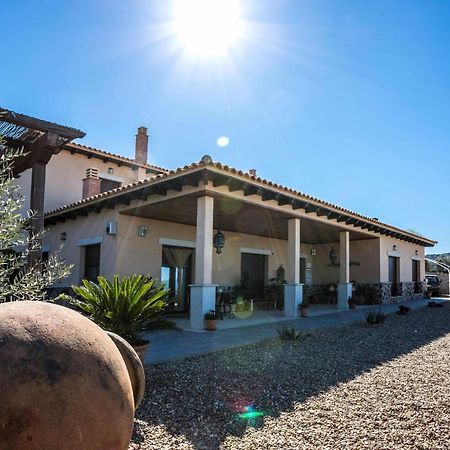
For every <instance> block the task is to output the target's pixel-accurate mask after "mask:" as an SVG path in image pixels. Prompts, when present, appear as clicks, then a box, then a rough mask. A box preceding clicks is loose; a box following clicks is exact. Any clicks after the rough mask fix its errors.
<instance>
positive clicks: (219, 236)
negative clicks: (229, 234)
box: [213, 229, 225, 255]
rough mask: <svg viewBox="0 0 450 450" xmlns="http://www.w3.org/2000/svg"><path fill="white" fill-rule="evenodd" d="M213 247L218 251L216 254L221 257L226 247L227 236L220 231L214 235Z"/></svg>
mask: <svg viewBox="0 0 450 450" xmlns="http://www.w3.org/2000/svg"><path fill="white" fill-rule="evenodd" d="M213 245H214V248H215V249H216V253H217V254H218V255H220V254H221V253H222V249H223V247H224V245H225V235H224V234H223V233H222V232H221V231H220V230H219V229H218V230H217V231H216V234H215V235H214V239H213Z"/></svg>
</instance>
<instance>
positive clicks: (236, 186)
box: [227, 180, 244, 192]
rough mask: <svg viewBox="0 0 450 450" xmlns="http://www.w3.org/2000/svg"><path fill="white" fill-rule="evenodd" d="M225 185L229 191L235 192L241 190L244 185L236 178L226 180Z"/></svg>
mask: <svg viewBox="0 0 450 450" xmlns="http://www.w3.org/2000/svg"><path fill="white" fill-rule="evenodd" d="M227 185H228V190H229V191H230V192H235V191H239V190H241V189H242V188H243V186H244V183H243V182H242V181H237V180H228V181H227Z"/></svg>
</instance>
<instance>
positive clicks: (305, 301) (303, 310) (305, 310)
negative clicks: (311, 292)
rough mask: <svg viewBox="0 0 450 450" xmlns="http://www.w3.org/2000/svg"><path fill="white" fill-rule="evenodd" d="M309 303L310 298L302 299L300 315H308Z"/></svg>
mask: <svg viewBox="0 0 450 450" xmlns="http://www.w3.org/2000/svg"><path fill="white" fill-rule="evenodd" d="M309 304H310V298H309V297H308V298H306V299H303V301H302V303H301V304H300V317H308V315H309Z"/></svg>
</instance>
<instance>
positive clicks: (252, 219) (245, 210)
mask: <svg viewBox="0 0 450 450" xmlns="http://www.w3.org/2000/svg"><path fill="white" fill-rule="evenodd" d="M214 198H215V202H214V228H218V227H220V229H221V230H223V231H232V232H237V233H245V234H250V235H257V236H265V237H273V238H277V239H286V240H287V238H288V235H287V230H288V225H287V220H288V219H289V218H291V217H292V215H291V214H289V213H283V212H281V211H274V210H270V209H268V208H264V207H262V206H256V205H253V204H250V203H247V202H244V201H241V200H235V199H230V198H228V197H224V196H221V195H219V194H216V195H214ZM122 214H126V215H131V216H138V217H145V218H148V219H155V220H162V221H166V222H175V223H180V224H185V225H193V226H195V224H196V215H197V195H186V196H182V197H178V198H174V199H168V200H164V201H161V202H160V203H156V204H151V205H144V206H140V207H136V208H130V209H127V210H125V211H122ZM301 224H302V225H301V227H302V228H301V242H304V243H306V244H323V243H327V242H338V241H339V231H341V228H340V227H339V226H337V225H336V226H333V225H328V224H325V223H321V222H317V221H314V220H310V219H302V222H301ZM342 229H343V228H342ZM350 239H351V240H358V239H370V237H369V236H367V235H366V234H363V233H359V232H358V231H350Z"/></svg>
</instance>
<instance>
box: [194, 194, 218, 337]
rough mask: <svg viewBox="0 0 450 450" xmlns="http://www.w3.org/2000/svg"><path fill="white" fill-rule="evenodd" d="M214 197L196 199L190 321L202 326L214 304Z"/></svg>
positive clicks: (198, 327) (195, 325)
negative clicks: (206, 314)
mask: <svg viewBox="0 0 450 450" xmlns="http://www.w3.org/2000/svg"><path fill="white" fill-rule="evenodd" d="M213 215H214V198H213V197H208V196H206V195H205V196H203V197H199V198H198V199H197V231H196V247H195V284H193V285H191V305H190V323H191V328H192V329H194V330H202V329H203V328H204V315H205V313H207V312H208V311H209V310H210V309H215V306H216V285H215V284H211V283H212V258H213Z"/></svg>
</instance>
